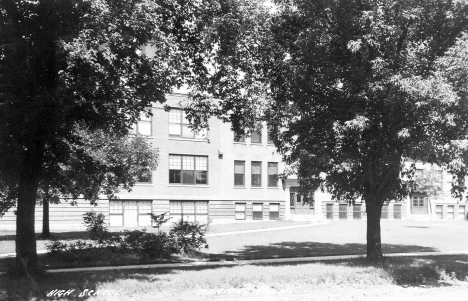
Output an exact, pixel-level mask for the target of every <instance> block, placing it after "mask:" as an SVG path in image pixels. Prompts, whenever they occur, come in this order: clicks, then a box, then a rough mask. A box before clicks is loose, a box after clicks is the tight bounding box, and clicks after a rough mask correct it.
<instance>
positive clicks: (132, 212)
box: [0, 94, 467, 231]
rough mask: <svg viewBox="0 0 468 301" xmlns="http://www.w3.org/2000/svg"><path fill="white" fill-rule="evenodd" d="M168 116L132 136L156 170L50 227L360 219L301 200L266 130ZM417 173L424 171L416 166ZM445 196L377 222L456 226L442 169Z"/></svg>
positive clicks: (395, 205)
mask: <svg viewBox="0 0 468 301" xmlns="http://www.w3.org/2000/svg"><path fill="white" fill-rule="evenodd" d="M167 98H168V101H167V105H169V106H170V107H171V110H170V111H169V112H167V111H165V110H164V109H163V107H162V106H161V105H155V106H154V107H153V108H152V114H153V116H152V117H145V116H142V118H141V120H140V121H139V122H138V123H137V124H135V126H134V129H133V130H134V132H135V133H140V134H142V135H144V136H146V138H147V139H148V140H149V141H150V142H151V143H152V144H153V145H154V146H155V147H157V148H158V149H159V165H158V168H157V169H156V170H155V171H154V172H152V173H151V174H149V175H146V176H144V177H142V178H141V182H139V183H137V184H136V185H135V186H134V187H133V190H132V191H131V192H121V193H120V194H118V199H116V200H107V199H106V198H104V197H103V199H102V200H100V201H99V202H98V206H96V207H94V206H91V205H90V204H89V202H87V201H85V200H78V204H77V206H70V204H68V203H67V202H62V203H61V204H58V205H51V206H50V227H51V230H52V231H56V230H59V229H78V228H83V225H82V222H83V219H82V217H83V213H84V212H86V211H90V210H94V211H98V212H102V213H104V214H105V215H106V217H107V222H108V223H109V225H110V226H111V227H117V228H118V227H148V226H151V220H150V215H149V214H148V213H154V214H161V213H165V212H167V213H168V216H169V217H171V218H172V220H173V221H175V220H178V219H180V218H183V219H187V220H195V221H200V222H211V223H220V222H248V221H256V220H278V219H295V220H301V219H302V220H326V219H328V220H340V219H342V220H344V219H347V220H351V219H366V213H365V204H364V203H361V202H360V201H359V200H356V201H355V203H353V204H348V203H339V202H335V201H333V200H332V199H331V196H330V195H329V194H328V193H326V192H321V191H320V190H318V191H316V192H315V193H314V194H313V196H308V197H304V196H303V195H301V194H299V190H298V187H297V180H296V179H294V178H288V179H287V180H284V181H282V180H280V179H278V178H277V175H278V174H279V173H281V172H282V171H283V170H284V167H285V166H284V164H283V162H282V161H281V156H280V155H279V154H278V153H277V151H276V148H275V146H274V145H273V143H272V141H270V139H269V138H268V128H267V127H266V126H264V127H263V128H262V130H261V132H259V133H253V134H252V135H251V137H240V139H238V140H236V139H235V135H234V133H233V132H232V131H231V129H230V124H228V123H223V122H222V121H220V120H218V119H216V118H212V119H210V120H209V126H210V128H209V130H205V131H201V132H199V133H195V132H193V131H192V129H191V128H190V124H189V123H188V121H187V119H186V118H185V114H184V111H183V110H182V109H181V108H182V107H183V103H184V102H185V101H186V100H187V97H186V95H184V94H173V95H168V97H167ZM416 168H417V172H421V171H422V170H423V169H424V168H425V166H424V165H422V164H419V163H418V164H417V166H416ZM440 175H441V188H442V191H443V192H444V193H442V194H441V197H440V198H439V199H438V200H437V201H434V202H429V201H428V198H427V197H426V196H424V195H422V194H417V193H415V194H413V196H412V197H411V198H408V199H407V200H405V201H403V202H394V201H392V202H390V203H389V204H386V205H385V206H384V207H383V209H382V219H395V220H398V219H429V218H431V217H432V218H434V219H437V218H439V219H457V218H458V219H461V218H465V217H466V214H467V211H466V206H465V203H457V200H455V199H453V198H452V197H451V196H450V193H449V192H448V191H449V190H450V185H451V181H452V179H451V176H450V175H449V174H448V173H447V172H446V171H443V170H440ZM15 219H16V217H15V215H14V209H12V210H10V211H9V212H8V213H7V214H6V215H5V216H4V217H3V218H1V219H0V228H1V229H14V227H15ZM41 224H42V206H37V210H36V228H37V229H40V226H41Z"/></svg>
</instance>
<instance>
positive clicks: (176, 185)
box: [167, 184, 210, 188]
mask: <svg viewBox="0 0 468 301" xmlns="http://www.w3.org/2000/svg"><path fill="white" fill-rule="evenodd" d="M167 186H168V187H195V188H210V185H186V184H169V185H167Z"/></svg>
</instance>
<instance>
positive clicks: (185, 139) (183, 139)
mask: <svg viewBox="0 0 468 301" xmlns="http://www.w3.org/2000/svg"><path fill="white" fill-rule="evenodd" d="M167 139H168V140H177V141H193V142H208V139H196V138H179V137H169V138H167Z"/></svg>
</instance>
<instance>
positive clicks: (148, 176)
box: [138, 169, 153, 183]
mask: <svg viewBox="0 0 468 301" xmlns="http://www.w3.org/2000/svg"><path fill="white" fill-rule="evenodd" d="M152 175H153V172H152V171H151V170H148V169H145V170H142V171H141V173H140V175H139V176H138V182H139V183H151V181H152Z"/></svg>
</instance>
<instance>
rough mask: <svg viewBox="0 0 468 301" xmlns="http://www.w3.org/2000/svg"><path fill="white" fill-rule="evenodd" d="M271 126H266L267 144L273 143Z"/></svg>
mask: <svg viewBox="0 0 468 301" xmlns="http://www.w3.org/2000/svg"><path fill="white" fill-rule="evenodd" d="M271 128H272V126H267V144H268V145H275V143H274V142H273V140H271V137H270V133H271Z"/></svg>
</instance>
